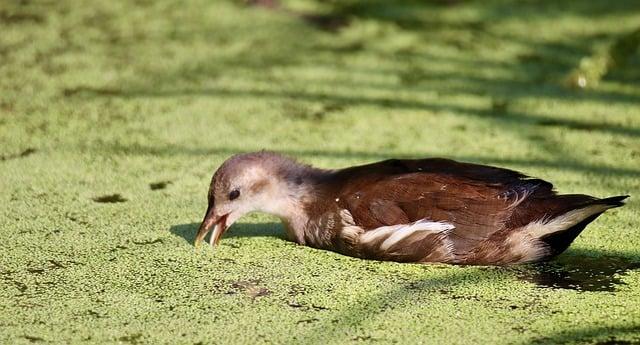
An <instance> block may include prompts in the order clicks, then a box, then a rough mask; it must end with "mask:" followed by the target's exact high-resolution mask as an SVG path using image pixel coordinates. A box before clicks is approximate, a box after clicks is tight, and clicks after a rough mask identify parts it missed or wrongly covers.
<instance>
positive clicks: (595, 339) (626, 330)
mask: <svg viewBox="0 0 640 345" xmlns="http://www.w3.org/2000/svg"><path fill="white" fill-rule="evenodd" d="M621 338H628V339H632V340H625V339H621ZM574 342H575V343H580V344H583V343H585V344H586V343H588V344H596V345H631V344H640V324H635V325H634V324H631V325H620V326H611V327H593V328H578V329H569V330H564V331H561V332H558V333H556V334H551V335H545V336H542V337H538V338H535V339H532V340H531V341H530V342H529V344H566V343H574Z"/></svg>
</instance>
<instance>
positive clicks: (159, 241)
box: [133, 238, 164, 246]
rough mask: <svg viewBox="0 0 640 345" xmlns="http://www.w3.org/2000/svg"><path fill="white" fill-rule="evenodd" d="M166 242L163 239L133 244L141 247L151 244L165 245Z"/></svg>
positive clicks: (134, 242)
mask: <svg viewBox="0 0 640 345" xmlns="http://www.w3.org/2000/svg"><path fill="white" fill-rule="evenodd" d="M163 242H164V240H163V239H161V238H156V239H155V240H148V241H133V244H136V245H139V246H147V245H150V244H155V243H163Z"/></svg>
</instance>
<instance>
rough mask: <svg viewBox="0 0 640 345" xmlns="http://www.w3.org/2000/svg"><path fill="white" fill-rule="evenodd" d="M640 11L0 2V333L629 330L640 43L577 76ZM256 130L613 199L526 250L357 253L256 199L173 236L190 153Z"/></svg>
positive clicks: (309, 337) (411, 337) (307, 157)
mask: <svg viewBox="0 0 640 345" xmlns="http://www.w3.org/2000/svg"><path fill="white" fill-rule="evenodd" d="M261 3H262V4H264V5H268V4H269V3H270V2H269V1H262V2H261ZM639 23H640V4H639V3H638V2H637V1H635V0H633V1H632V0H630V1H623V0H617V1H604V0H596V1H550V0H549V1H455V0H448V1H447V0H442V1H398V2H390V1H353V0H352V1H345V2H337V1H333V2H332V1H317V2H314V1H288V2H286V3H285V4H283V5H282V6H280V7H275V8H269V7H268V6H250V5H248V4H245V3H241V2H238V1H236V2H229V1H204V0H201V1H198V0H190V1H169V0H166V1H144V0H138V1H101V2H97V1H96V2H91V4H90V5H89V3H80V2H76V1H17V0H16V1H12V0H9V1H3V2H0V156H1V160H0V205H1V207H0V343H6V344H9V343H45V342H51V343H81V342H87V343H122V344H143V343H149V344H158V343H180V344H228V343H246V344H254V343H285V344H309V343H318V344H327V343H335V344H344V343H381V344H387V343H399V344H410V343H439V344H443V343H452V344H453V343H455V344H463V343H466V344H477V343H490V344H529V343H565V342H569V343H601V344H605V343H606V344H613V343H615V342H618V343H619V344H629V343H638V342H640V285H639V284H640V271H639V270H637V269H634V270H627V269H629V268H634V267H636V268H637V267H638V265H637V264H635V263H637V262H640V249H639V248H640V229H639V228H640V204H639V203H638V201H637V198H638V196H639V195H640V193H639V192H640V117H639V116H640V114H639V113H640V106H639V105H640V84H639V83H638V80H640V57H639V56H638V55H639V54H637V52H635V53H633V51H632V52H631V54H630V55H629V58H628V59H627V61H625V63H624V64H622V63H619V64H616V65H615V66H614V65H613V64H612V65H611V66H608V67H611V68H610V69H609V68H608V69H607V71H606V75H604V77H603V78H602V80H601V81H599V82H598V80H597V78H594V79H593V80H592V79H591V78H592V77H591V75H592V74H594V73H591V74H590V72H589V71H591V70H592V68H596V70H598V68H600V67H602V66H600V67H598V63H597V62H598V61H602V60H601V59H600V58H601V57H603V56H604V57H606V56H607V52H608V49H610V47H611V46H612V44H613V43H612V42H616V40H619V39H620V37H624V36H625V35H627V34H629V33H630V32H633V30H636V29H637V28H638V25H640V24H639ZM605 60H606V59H605ZM594 61H595V62H594ZM594 65H596V67H593V66H594ZM572 71H573V72H572ZM576 71H577V72H576ZM572 73H574V74H572ZM575 73H578V75H580V73H585V80H586V81H587V85H586V88H584V89H579V88H575V87H571V85H575V82H574V83H572V82H571V80H570V79H571V78H572V76H573V77H575V75H576V74H575ZM595 74H597V73H595ZM567 78H569V79H567ZM265 148H266V149H271V150H276V151H279V152H283V153H286V154H289V155H291V156H293V157H296V158H298V159H300V160H301V161H303V162H306V163H311V164H314V165H317V166H319V167H326V168H338V167H346V166H350V165H354V164H362V163H366V162H372V161H375V160H379V159H384V158H390V157H430V156H442V157H448V158H453V159H458V160H464V161H471V162H477V163H485V164H493V165H498V166H503V167H508V168H511V169H516V170H521V171H523V172H525V173H527V174H530V175H533V176H536V177H540V178H544V179H547V180H550V181H552V182H554V184H555V185H556V188H557V189H558V190H559V191H561V192H565V193H586V194H591V195H595V196H600V197H604V196H612V195H620V194H631V195H632V197H631V199H630V200H629V202H628V205H627V206H625V207H623V208H619V209H615V210H612V211H609V212H607V214H605V215H603V216H602V217H601V218H599V219H598V220H597V221H596V222H594V223H593V224H592V225H591V226H589V227H588V228H587V229H586V230H585V232H584V233H583V234H582V235H581V236H580V237H579V238H578V239H577V240H576V242H575V243H574V245H573V246H572V247H571V249H570V250H569V251H568V252H567V253H565V254H564V255H562V256H561V257H560V258H559V262H557V263H553V264H551V265H543V266H536V265H529V266H517V267H457V266H447V265H412V264H397V263H381V262H374V261H363V260H358V259H353V258H349V257H345V256H341V255H338V254H335V253H331V252H326V251H320V250H316V249H312V248H308V247H301V246H298V245H295V244H293V243H290V242H287V241H285V240H284V234H283V230H282V227H281V225H280V224H279V223H277V220H276V219H275V218H272V217H269V216H266V215H259V214H256V215H249V216H246V217H244V218H242V219H241V220H240V221H239V222H238V223H237V224H236V225H234V226H233V227H232V228H231V229H230V231H229V232H228V233H227V234H226V235H225V237H224V238H223V239H222V241H221V245H220V246H219V247H217V248H216V249H215V250H210V249H209V248H207V247H205V248H204V249H202V250H200V251H195V250H194V247H193V245H192V239H193V236H194V233H195V231H196V228H197V225H198V224H197V223H198V221H200V220H201V217H202V215H203V213H204V210H205V208H206V194H207V188H208V184H209V181H210V178H211V174H212V173H213V171H214V170H215V169H216V167H217V166H218V165H219V164H221V163H222V162H223V161H224V160H225V159H226V158H227V157H229V156H230V155H232V154H234V153H238V152H245V151H253V150H260V149H265ZM165 181H169V182H168V183H167V184H166V186H164V187H165V188H162V187H163V186H162V183H161V182H165ZM156 183H160V185H158V186H154V187H158V188H156V189H152V188H150V184H156ZM113 195H116V196H113ZM105 196H107V199H111V200H112V201H120V202H113V203H108V202H107V203H104V202H102V203H101V202H96V201H95V200H94V199H99V198H100V197H105ZM109 196H112V197H111V198H108V197H109ZM118 196H119V197H118ZM601 272H602V273H601ZM594 281H595V283H594ZM589 282H591V283H589ZM589 284H595V285H594V286H589ZM545 286H547V287H545ZM549 286H555V288H551V287H549ZM594 290H607V291H594Z"/></svg>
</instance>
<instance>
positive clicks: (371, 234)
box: [360, 219, 455, 250]
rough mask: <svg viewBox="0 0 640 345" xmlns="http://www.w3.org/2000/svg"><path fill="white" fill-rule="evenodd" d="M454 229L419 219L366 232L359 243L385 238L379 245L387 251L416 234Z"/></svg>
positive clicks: (449, 225)
mask: <svg viewBox="0 0 640 345" xmlns="http://www.w3.org/2000/svg"><path fill="white" fill-rule="evenodd" d="M453 228H455V227H454V226H453V224H451V223H446V222H433V221H429V220H427V219H421V220H418V221H416V222H413V223H409V224H398V225H391V226H383V227H379V228H377V229H373V230H371V231H367V232H365V233H364V234H362V235H360V241H361V242H372V241H375V240H378V239H380V238H382V237H387V238H386V239H385V240H384V242H382V244H381V245H380V249H381V250H387V249H389V248H391V246H393V245H394V244H396V243H398V242H400V241H402V240H403V239H405V238H407V237H409V236H411V234H413V233H416V232H422V231H424V232H435V233H438V232H444V231H449V230H451V229H453Z"/></svg>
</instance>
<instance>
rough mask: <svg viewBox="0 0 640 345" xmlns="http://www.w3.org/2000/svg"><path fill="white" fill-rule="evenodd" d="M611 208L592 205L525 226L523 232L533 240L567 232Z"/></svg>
mask: <svg viewBox="0 0 640 345" xmlns="http://www.w3.org/2000/svg"><path fill="white" fill-rule="evenodd" d="M609 208H611V206H610V205H591V206H587V207H585V208H581V209H577V210H573V211H569V212H567V213H565V214H562V215H560V216H558V217H555V218H553V219H546V220H545V219H540V220H537V221H535V222H531V223H529V224H527V225H526V226H524V227H523V228H522V230H523V231H524V232H525V233H527V234H529V235H531V237H533V238H541V237H544V236H546V235H549V234H552V233H554V232H558V231H563V230H567V229H568V228H570V227H572V226H574V225H576V224H578V223H580V222H581V221H583V220H584V219H586V218H587V217H589V216H592V215H594V214H596V213H600V212H603V211H605V210H607V209H609Z"/></svg>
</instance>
